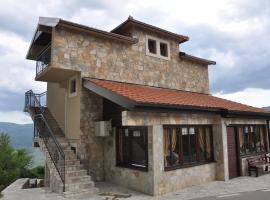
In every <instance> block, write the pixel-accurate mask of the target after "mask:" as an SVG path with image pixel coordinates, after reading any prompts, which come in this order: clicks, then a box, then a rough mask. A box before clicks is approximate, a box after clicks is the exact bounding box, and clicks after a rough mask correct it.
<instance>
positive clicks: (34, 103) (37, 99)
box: [24, 90, 66, 191]
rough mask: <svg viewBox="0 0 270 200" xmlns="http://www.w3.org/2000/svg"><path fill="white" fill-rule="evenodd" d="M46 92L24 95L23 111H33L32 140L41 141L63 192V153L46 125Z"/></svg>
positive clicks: (64, 158) (30, 92)
mask: <svg viewBox="0 0 270 200" xmlns="http://www.w3.org/2000/svg"><path fill="white" fill-rule="evenodd" d="M46 107H47V92H43V93H41V94H34V93H33V91H32V90H29V91H28V92H26V93H25V107H24V109H25V111H29V110H30V109H34V113H35V117H34V138H40V139H42V140H43V142H44V144H45V146H46V148H47V150H48V153H49V155H50V158H51V160H52V161H53V163H54V166H55V168H56V170H57V172H58V174H59V176H60V178H61V180H62V182H63V191H65V161H66V157H65V153H64V150H63V149H62V147H61V145H60V144H59V142H58V141H57V139H56V138H55V136H54V135H55V134H54V133H53V131H52V129H51V128H50V126H49V124H48V120H47V119H46V116H47V115H48V111H46Z"/></svg>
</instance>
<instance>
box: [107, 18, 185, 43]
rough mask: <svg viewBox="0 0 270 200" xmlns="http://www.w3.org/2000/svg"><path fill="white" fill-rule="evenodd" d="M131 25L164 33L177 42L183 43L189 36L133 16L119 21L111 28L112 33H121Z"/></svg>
mask: <svg viewBox="0 0 270 200" xmlns="http://www.w3.org/2000/svg"><path fill="white" fill-rule="evenodd" d="M131 26H137V27H141V28H143V29H147V30H150V31H153V32H157V33H159V34H162V35H166V36H167V37H171V38H173V39H176V40H177V41H178V42H179V43H183V42H186V41H188V40H189V37H187V36H184V35H180V34H177V33H173V32H170V31H167V30H164V29H161V28H159V27H156V26H153V25H150V24H147V23H144V22H141V21H138V20H135V19H134V18H133V17H131V16H130V17H128V19H127V20H126V21H124V22H123V23H121V24H120V25H118V26H117V27H116V28H114V29H113V30H111V32H112V33H118V34H121V32H122V31H123V30H125V29H128V28H129V27H131Z"/></svg>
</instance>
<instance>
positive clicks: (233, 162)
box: [227, 127, 239, 179]
mask: <svg viewBox="0 0 270 200" xmlns="http://www.w3.org/2000/svg"><path fill="white" fill-rule="evenodd" d="M227 145H228V163H229V178H230V179H232V178H235V177H238V176H239V164H238V163H239V162H238V161H239V160H238V152H237V142H236V131H235V128H234V127H227Z"/></svg>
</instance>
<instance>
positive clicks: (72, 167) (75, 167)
mask: <svg viewBox="0 0 270 200" xmlns="http://www.w3.org/2000/svg"><path fill="white" fill-rule="evenodd" d="M60 167H61V166H60ZM81 169H83V166H82V165H81V164H76V165H68V164H66V165H65V170H66V171H76V170H81Z"/></svg>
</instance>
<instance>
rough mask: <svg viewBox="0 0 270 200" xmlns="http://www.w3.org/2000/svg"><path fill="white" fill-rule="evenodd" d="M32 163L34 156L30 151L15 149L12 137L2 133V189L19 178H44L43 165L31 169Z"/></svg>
mask: <svg viewBox="0 0 270 200" xmlns="http://www.w3.org/2000/svg"><path fill="white" fill-rule="evenodd" d="M32 164H33V158H32V156H31V155H30V152H29V151H27V150H26V149H14V148H13V147H12V146H11V144H10V137H9V136H8V135H7V134H5V133H0V191H1V189H3V188H5V187H7V186H8V185H9V184H10V183H12V182H14V181H15V180H16V179H18V178H26V177H29V178H34V177H36V178H43V177H42V168H43V167H42V166H39V167H36V168H33V169H30V167H31V165H32ZM43 169H44V168H43ZM43 173H44V172H43Z"/></svg>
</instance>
